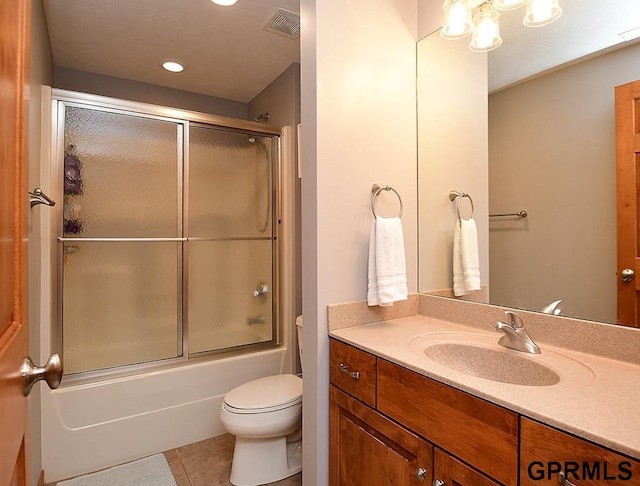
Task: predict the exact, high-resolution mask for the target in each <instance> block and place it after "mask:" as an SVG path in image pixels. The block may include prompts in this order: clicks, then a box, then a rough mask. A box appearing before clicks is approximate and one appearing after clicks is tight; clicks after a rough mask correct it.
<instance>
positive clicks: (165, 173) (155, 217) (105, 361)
mask: <svg viewBox="0 0 640 486" xmlns="http://www.w3.org/2000/svg"><path fill="white" fill-rule="evenodd" d="M64 120H65V121H64V137H63V138H64V145H63V149H64V167H63V171H62V172H63V179H64V180H63V184H64V188H63V193H64V198H63V199H64V201H63V218H62V228H61V231H62V235H63V236H62V238H60V240H61V242H62V244H61V246H62V248H61V259H62V344H63V358H64V363H65V372H66V373H77V372H83V371H92V370H99V369H104V368H112V367H116V366H123V365H131V364H137V363H144V362H149V361H155V360H160V359H166V358H174V357H177V356H180V355H181V354H182V344H181V343H182V341H181V334H182V332H181V316H182V309H181V302H182V294H181V288H180V284H181V278H182V263H181V262H182V242H181V238H180V237H181V236H182V216H181V213H182V201H181V197H182V138H183V137H182V133H183V125H182V124H179V123H175V122H171V121H166V120H161V119H154V118H147V117H142V116H136V115H132V114H124V113H117V112H112V111H106V110H99V109H93V108H90V107H81V106H74V105H67V106H65V116H64Z"/></svg>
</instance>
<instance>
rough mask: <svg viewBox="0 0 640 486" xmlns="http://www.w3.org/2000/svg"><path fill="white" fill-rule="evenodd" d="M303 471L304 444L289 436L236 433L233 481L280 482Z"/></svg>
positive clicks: (247, 484)
mask: <svg viewBox="0 0 640 486" xmlns="http://www.w3.org/2000/svg"><path fill="white" fill-rule="evenodd" d="M300 471H302V443H301V441H297V442H287V438H286V437H269V438H266V439H254V438H246V437H238V436H236V445H235V448H234V450H233V461H232V463H231V477H230V481H231V484H233V485H234V486H257V485H260V484H265V483H272V482H274V481H280V480H281V479H285V478H288V477H289V476H293V475H294V474H296V473H299V472H300Z"/></svg>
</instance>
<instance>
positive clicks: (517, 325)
mask: <svg viewBox="0 0 640 486" xmlns="http://www.w3.org/2000/svg"><path fill="white" fill-rule="evenodd" d="M504 315H505V316H507V317H508V318H509V325H510V326H511V327H512V328H514V329H521V328H523V327H524V322H523V321H522V317H520V316H519V315H518V314H516V313H515V312H512V311H504Z"/></svg>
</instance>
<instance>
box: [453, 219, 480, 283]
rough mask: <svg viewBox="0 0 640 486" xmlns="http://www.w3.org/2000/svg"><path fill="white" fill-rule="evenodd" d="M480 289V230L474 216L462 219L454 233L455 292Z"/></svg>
mask: <svg viewBox="0 0 640 486" xmlns="http://www.w3.org/2000/svg"><path fill="white" fill-rule="evenodd" d="M475 290H480V259H479V257H478V230H477V228H476V222H475V221H474V220H473V218H470V219H461V220H459V221H458V224H456V229H455V231H454V233H453V294H454V295H455V296H461V295H465V294H468V293H469V292H473V291H475Z"/></svg>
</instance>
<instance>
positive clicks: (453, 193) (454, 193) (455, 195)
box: [449, 191, 475, 221]
mask: <svg viewBox="0 0 640 486" xmlns="http://www.w3.org/2000/svg"><path fill="white" fill-rule="evenodd" d="M465 197H466V198H469V203H471V216H470V217H469V219H473V213H474V212H475V209H474V207H473V199H471V196H469V194H467V193H466V192H458V191H449V200H450V201H455V200H456V198H457V199H458V200H457V201H456V212H457V213H458V221H462V216H460V201H462V199H463V198H465Z"/></svg>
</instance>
